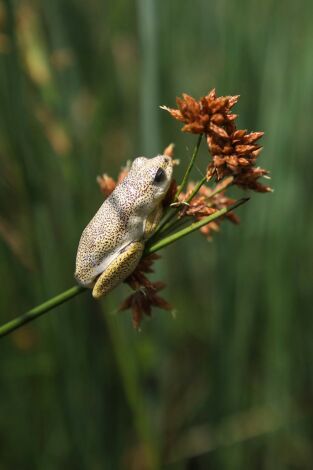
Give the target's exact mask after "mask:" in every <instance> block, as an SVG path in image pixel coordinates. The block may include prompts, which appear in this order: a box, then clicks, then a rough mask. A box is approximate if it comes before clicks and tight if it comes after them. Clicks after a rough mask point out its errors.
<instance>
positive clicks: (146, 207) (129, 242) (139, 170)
mask: <svg viewBox="0 0 313 470" xmlns="http://www.w3.org/2000/svg"><path fill="white" fill-rule="evenodd" d="M172 171H173V163H172V159H171V158H170V157H167V156H164V155H158V156H157V157H154V158H145V157H138V158H136V159H135V160H134V161H133V164H132V166H131V168H130V170H129V173H128V175H127V176H126V177H125V179H124V180H123V181H122V182H121V183H120V184H118V185H117V186H116V188H115V189H114V191H113V192H112V193H111V194H110V196H109V197H108V198H107V199H106V200H105V201H104V203H103V204H102V206H101V207H100V209H99V210H98V212H97V213H96V215H95V216H94V217H93V219H92V220H91V221H90V222H89V224H88V225H87V227H86V228H85V229H84V231H83V233H82V236H81V239H80V242H79V246H78V251H77V257H76V271H75V278H76V280H77V281H78V282H79V284H81V285H83V286H85V287H90V288H92V295H93V297H95V298H97V299H98V298H99V297H101V296H102V295H105V294H107V293H108V292H109V291H110V290H111V289H113V288H114V287H115V286H116V285H118V284H119V283H120V282H122V281H124V280H125V279H126V278H127V277H128V276H129V275H130V274H131V273H132V272H133V271H134V269H135V268H136V266H137V264H138V263H139V261H140V258H141V256H142V254H143V250H144V247H145V242H146V241H147V240H148V238H149V237H150V236H151V235H152V234H153V232H154V231H155V229H156V227H157V225H158V223H159V221H160V219H161V216H162V200H163V198H164V197H165V195H166V193H167V190H168V188H169V186H170V183H171V178H172Z"/></svg>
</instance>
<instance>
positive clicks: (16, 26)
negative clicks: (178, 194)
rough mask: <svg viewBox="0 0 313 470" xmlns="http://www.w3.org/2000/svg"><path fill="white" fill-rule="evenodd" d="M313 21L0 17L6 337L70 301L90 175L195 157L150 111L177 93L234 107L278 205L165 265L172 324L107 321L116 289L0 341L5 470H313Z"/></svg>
mask: <svg viewBox="0 0 313 470" xmlns="http://www.w3.org/2000/svg"><path fill="white" fill-rule="evenodd" d="M300 5H301V8H300ZM312 13H313V11H312V4H311V2H309V1H308V0H303V1H302V2H300V4H297V3H294V2H291V0H286V1H285V2H283V4H280V3H277V2H274V0H266V1H264V2H262V3H261V4H260V2H256V0H252V1H251V0H250V1H247V0H238V1H237V2H231V1H229V0H222V1H219V2H207V1H205V0H196V1H194V2H192V3H189V2H179V1H178V0H172V1H171V2H156V1H155V0H149V1H144V0H138V1H137V3H136V4H134V3H133V2H128V1H126V0H118V1H115V2H113V1H111V0H110V1H107V2H101V1H100V0H92V1H90V2H83V1H82V0H75V1H74V0H66V1H61V0H55V1H53V2H51V1H48V0H41V1H35V0H19V1H16V2H13V1H8V0H7V1H3V0H2V1H1V2H0V103H1V108H0V167H1V170H0V259H1V263H0V276H1V288H0V292H1V295H0V313H1V322H4V321H7V320H9V319H11V318H12V317H13V316H15V315H16V314H18V313H20V312H22V311H24V310H26V309H28V308H29V307H31V306H33V305H35V304H36V303H39V302H41V301H42V300H45V299H46V298H48V297H50V296H52V295H54V294H56V293H58V292H59V291H61V290H63V289H65V288H67V287H69V286H70V285H72V283H73V278H72V273H73V269H74V258H75V252H76V247H77V243H78V239H79V236H80V233H81V230H82V228H83V227H84V226H85V225H86V223H87V222H88V220H89V219H90V216H91V215H92V214H93V213H94V211H95V210H96V208H97V206H98V205H99V204H100V203H101V195H100V193H99V190H98V188H97V185H96V182H95V178H96V176H97V175H98V174H100V173H101V172H108V173H111V174H112V175H116V174H117V172H118V169H119V167H120V165H123V164H124V163H125V161H126V160H127V159H129V158H133V157H134V156H136V155H139V154H149V155H153V154H154V153H156V152H159V151H162V149H163V148H164V147H165V146H166V145H167V144H168V143H169V142H171V141H173V140H174V141H175V142H176V155H177V157H178V158H181V159H182V158H183V157H184V155H186V153H188V152H189V153H190V152H191V149H192V147H193V145H194V141H193V139H192V137H190V136H186V135H181V134H179V132H178V126H177V123H175V122H171V121H170V120H169V118H168V116H166V115H165V114H164V113H162V112H161V111H160V110H158V108H157V106H158V105H159V104H168V105H171V104H173V103H174V97H175V96H176V95H177V94H180V93H181V92H182V91H186V92H188V93H190V94H194V95H196V96H200V95H201V94H204V93H206V92H207V91H208V90H209V89H210V88H211V87H213V86H216V87H217V91H218V93H219V94H236V93H240V94H241V100H240V102H239V105H238V106H237V110H238V112H239V114H240V118H239V121H240V125H241V126H242V127H243V128H246V127H247V128H249V129H252V130H265V132H266V136H265V138H264V145H265V150H264V153H263V155H262V156H261V161H262V166H265V167H266V168H269V169H270V170H271V171H272V175H273V181H272V184H273V186H274V188H275V192H274V193H273V194H272V195H267V196H255V195H253V197H252V199H251V201H250V202H249V203H248V204H247V205H246V206H245V207H244V208H243V209H241V211H240V214H241V218H242V224H241V225H240V227H237V228H236V227H233V226H224V227H223V229H222V233H221V234H219V235H217V236H216V237H215V240H214V242H213V243H212V244H211V243H209V244H208V243H207V242H206V241H205V240H203V239H202V238H201V237H200V236H199V235H197V234H195V235H192V236H191V237H189V239H188V240H183V241H181V242H180V243H179V244H177V245H175V246H173V247H171V248H169V249H168V250H166V252H164V259H163V261H162V262H161V263H159V266H158V272H157V276H159V277H163V278H165V279H166V280H167V283H168V288H167V291H166V296H167V298H168V299H169V300H170V301H171V303H172V304H173V305H174V306H175V308H176V310H177V318H176V320H173V319H172V318H171V317H170V316H168V315H167V314H166V313H161V312H160V313H159V312H158V313H156V314H155V315H154V317H153V319H152V321H150V322H148V321H147V322H145V323H144V325H143V332H142V333H141V334H137V333H136V332H134V331H133V330H132V328H131V325H130V319H129V317H128V316H127V315H126V314H125V315H124V314H121V315H112V313H113V312H114V311H116V308H117V306H118V304H119V302H120V300H121V298H123V295H124V294H125V293H126V292H127V288H126V287H125V286H123V287H121V288H119V289H118V290H117V291H116V292H115V293H114V294H112V295H111V296H110V297H109V298H108V299H107V300H105V301H103V302H101V303H95V302H94V301H92V299H91V298H90V297H89V296H83V297H81V298H77V299H74V300H73V302H71V303H69V304H67V305H64V306H62V307H60V308H59V309H58V310H56V311H54V312H51V313H50V314H49V315H47V316H46V317H45V318H42V319H41V320H38V322H36V323H34V324H33V325H29V326H27V327H25V328H24V329H23V330H20V331H19V332H16V333H15V334H14V335H12V336H11V337H10V338H7V339H5V340H3V341H2V342H1V375H0V381H1V385H0V400H1V407H0V469H1V470H2V469H5V470H6V469H12V468H14V469H18V468H23V470H24V469H25V470H27V469H32V470H33V469H36V468H38V469H42V468H44V469H48V470H49V469H56V468H57V469H61V468H68V467H71V468H78V469H85V468H86V469H87V468H88V469H93V470H97V469H100V468H101V469H103V468H114V469H115V468H127V469H132V468H133V469H136V470H137V469H141V468H149V469H150V468H163V467H165V462H168V461H172V462H173V461H175V462H174V463H171V464H170V465H169V468H175V469H183V468H199V469H202V468H203V469H204V468H205V469H206V468H221V469H238V468H256V469H258V468H260V469H266V470H271V469H275V470H279V469H286V468H287V469H309V468H311V465H312V460H313V455H312V446H311V443H312V431H313V429H312V389H313V384H312V381H313V374H312V360H313V342H312V327H313V324H312V315H311V311H312V307H311V305H312V301H313V298H312V297H313V294H312V287H311V285H312V275H313V268H312V257H313V253H312V251H313V245H312V238H313V224H312V221H311V218H310V214H311V207H310V206H311V200H310V194H311V175H312V170H313V164H312V160H311V159H310V151H311V146H312V133H311V121H312V120H311V118H310V112H311V107H312V101H313V87H312V83H313V58H312V53H311V49H312V43H313V30H312V28H311V19H312ZM206 158H207V157H206V153H205V150H204V148H203V149H202V153H201V157H200V159H199V168H200V170H202V171H203V169H204V168H205V165H206ZM179 171H180V172H181V171H182V169H179ZM198 176H199V173H198V172H197V170H196V171H195V174H194V177H198ZM178 260H179V262H178ZM200 260H201V262H200ZM175 459H176V460H175Z"/></svg>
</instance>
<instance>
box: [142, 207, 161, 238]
mask: <svg viewBox="0 0 313 470" xmlns="http://www.w3.org/2000/svg"><path fill="white" fill-rule="evenodd" d="M162 214H163V208H162V206H161V204H160V205H159V206H157V207H156V208H155V209H154V211H153V212H151V214H150V215H149V216H148V217H147V219H146V222H145V228H144V239H145V240H148V238H150V237H151V235H153V233H154V232H155V230H156V228H157V226H158V225H159V222H160V220H161V218H162Z"/></svg>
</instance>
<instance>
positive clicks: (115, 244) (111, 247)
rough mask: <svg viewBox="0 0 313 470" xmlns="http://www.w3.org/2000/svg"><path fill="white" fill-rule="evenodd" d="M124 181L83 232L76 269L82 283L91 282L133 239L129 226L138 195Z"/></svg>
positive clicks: (76, 274) (87, 283)
mask: <svg viewBox="0 0 313 470" xmlns="http://www.w3.org/2000/svg"><path fill="white" fill-rule="evenodd" d="M123 183H124V182H123ZM123 183H121V184H120V185H119V186H118V187H117V188H116V189H115V190H114V191H113V192H112V194H111V195H110V196H109V197H108V198H107V199H106V200H105V201H104V203H103V204H102V206H101V207H100V208H99V210H98V212H97V213H96V214H95V216H94V217H93V218H92V219H91V221H90V222H89V224H88V225H87V227H86V228H85V229H84V231H83V233H82V236H81V238H80V242H79V246H78V251H77V257H76V272H75V277H76V279H77V280H78V282H79V283H80V284H83V285H86V286H87V285H90V284H91V283H92V282H93V280H94V279H95V277H97V275H99V274H100V273H101V272H102V271H103V270H104V268H105V267H106V266H107V265H108V264H109V262H110V260H111V259H112V258H113V257H114V256H115V254H116V252H117V251H119V250H122V249H123V247H124V246H126V245H127V244H128V243H129V242H130V241H133V240H132V238H133V236H134V234H131V233H130V232H129V230H128V229H127V227H128V223H129V218H130V214H131V207H132V205H133V202H132V196H135V195H132V194H130V193H129V191H125V184H123ZM125 183H126V182H125ZM139 236H140V234H138V237H139Z"/></svg>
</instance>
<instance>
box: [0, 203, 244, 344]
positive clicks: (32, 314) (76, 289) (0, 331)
mask: <svg viewBox="0 0 313 470" xmlns="http://www.w3.org/2000/svg"><path fill="white" fill-rule="evenodd" d="M248 199H249V198H243V199H240V200H238V201H237V202H236V203H235V204H233V205H232V206H230V207H227V208H226V207H225V208H223V209H221V210H219V211H216V212H214V214H211V215H209V216H208V217H205V218H203V219H202V220H200V221H199V222H194V223H192V224H191V225H189V226H188V227H185V228H183V229H181V230H178V231H177V232H175V233H173V234H171V235H168V236H167V237H165V238H162V239H161V240H159V241H157V242H155V243H152V244H151V245H150V246H149V244H148V245H147V246H146V249H145V251H144V255H149V254H152V253H155V252H156V251H159V250H161V249H162V248H165V247H166V246H168V245H170V244H172V243H173V242H175V241H177V240H179V239H180V238H182V237H185V236H186V235H188V234H189V233H192V232H194V231H195V230H198V229H199V228H201V227H203V226H204V225H206V224H208V223H210V222H212V221H213V220H216V219H218V218H219V217H222V216H223V215H225V214H227V212H230V211H232V210H234V209H236V208H237V207H239V206H241V204H243V203H245V202H246V201H248ZM86 291H87V289H86V288H84V287H82V286H78V285H76V286H73V287H71V288H70V289H67V290H66V291H64V292H62V293H61V294H58V295H56V296H55V297H51V299H49V300H47V301H46V302H43V303H42V304H40V305H37V306H36V307H34V308H32V309H31V310H29V311H28V312H26V313H24V314H22V315H20V316H19V317H16V318H15V319H13V320H11V321H8V322H7V323H5V324H4V325H2V326H0V337H2V336H6V335H8V334H9V333H12V331H14V330H17V329H18V328H20V327H21V326H23V325H25V324H26V323H28V322H31V321H33V320H35V319H36V318H38V317H40V316H41V315H43V314H44V313H46V312H49V311H50V310H52V309H53V308H55V307H57V306H58V305H61V304H63V303H64V302H67V301H68V300H70V299H72V298H73V297H75V296H76V295H79V294H81V293H82V292H86Z"/></svg>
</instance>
